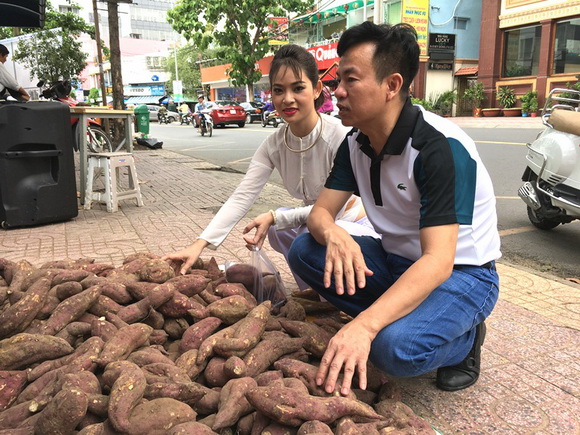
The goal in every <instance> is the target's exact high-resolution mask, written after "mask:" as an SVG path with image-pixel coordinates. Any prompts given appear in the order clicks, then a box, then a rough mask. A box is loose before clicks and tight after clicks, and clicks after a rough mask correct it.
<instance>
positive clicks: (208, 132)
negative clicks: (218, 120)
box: [207, 124, 213, 137]
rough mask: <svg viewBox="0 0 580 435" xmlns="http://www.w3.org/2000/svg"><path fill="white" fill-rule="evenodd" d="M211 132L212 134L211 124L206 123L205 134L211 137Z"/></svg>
mask: <svg viewBox="0 0 580 435" xmlns="http://www.w3.org/2000/svg"><path fill="white" fill-rule="evenodd" d="M212 134H213V127H212V126H211V124H208V125H207V135H208V136H209V137H211V136H212Z"/></svg>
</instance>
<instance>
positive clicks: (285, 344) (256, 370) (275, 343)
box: [243, 338, 304, 377]
mask: <svg viewBox="0 0 580 435" xmlns="http://www.w3.org/2000/svg"><path fill="white" fill-rule="evenodd" d="M303 344H304V339H303V338H283V339H273V340H262V341H261V342H259V343H258V344H257V345H256V347H254V348H253V349H252V350H250V351H249V352H248V353H247V354H246V356H244V358H243V360H244V362H245V363H246V374H247V376H251V377H254V376H256V375H258V374H260V373H262V372H263V371H266V370H267V369H268V367H270V366H271V365H272V364H273V363H274V362H275V361H278V359H279V358H280V357H281V356H282V355H286V354H288V353H291V352H296V351H297V350H299V349H302V346H303Z"/></svg>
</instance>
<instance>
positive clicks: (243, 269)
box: [226, 263, 260, 293]
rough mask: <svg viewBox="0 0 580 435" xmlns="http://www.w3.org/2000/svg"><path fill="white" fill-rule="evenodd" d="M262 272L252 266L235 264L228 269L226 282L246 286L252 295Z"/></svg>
mask: <svg viewBox="0 0 580 435" xmlns="http://www.w3.org/2000/svg"><path fill="white" fill-rule="evenodd" d="M259 274H260V272H259V271H258V269H256V268H255V267H254V266H252V265H251V264H244V263H238V264H233V265H231V266H230V267H228V268H227V269H226V280H227V281H228V282H239V283H241V284H244V286H246V288H247V289H248V291H250V293H252V292H253V290H254V281H255V280H256V278H257V277H258V276H259Z"/></svg>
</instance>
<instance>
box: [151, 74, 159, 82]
mask: <svg viewBox="0 0 580 435" xmlns="http://www.w3.org/2000/svg"><path fill="white" fill-rule="evenodd" d="M151 81H152V82H158V81H159V76H158V75H153V76H151Z"/></svg>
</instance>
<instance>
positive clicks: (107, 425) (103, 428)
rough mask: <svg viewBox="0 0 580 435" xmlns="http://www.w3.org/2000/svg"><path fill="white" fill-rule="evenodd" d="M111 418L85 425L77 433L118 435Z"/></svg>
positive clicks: (83, 434) (82, 434) (84, 434)
mask: <svg viewBox="0 0 580 435" xmlns="http://www.w3.org/2000/svg"><path fill="white" fill-rule="evenodd" d="M118 433H119V432H117V431H116V430H115V428H114V427H113V425H112V424H111V422H110V420H105V421H103V422H102V423H95V424H92V425H90V426H86V427H84V428H83V429H82V430H81V431H79V432H78V433H77V435H118Z"/></svg>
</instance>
